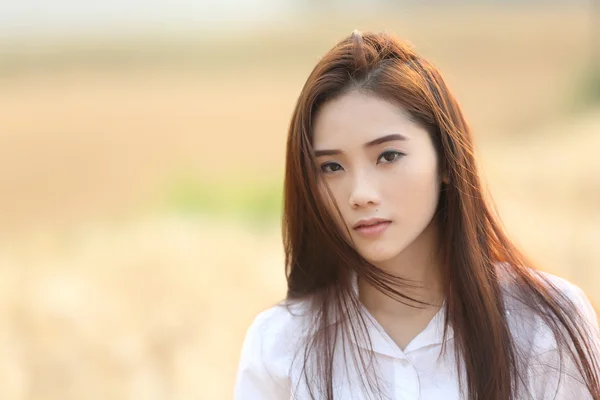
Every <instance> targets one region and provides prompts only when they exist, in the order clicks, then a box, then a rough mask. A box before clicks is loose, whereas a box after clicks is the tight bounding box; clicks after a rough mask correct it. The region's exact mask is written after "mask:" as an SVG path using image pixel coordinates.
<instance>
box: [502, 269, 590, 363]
mask: <svg viewBox="0 0 600 400" xmlns="http://www.w3.org/2000/svg"><path fill="white" fill-rule="evenodd" d="M535 276H536V278H537V279H538V280H539V282H540V283H541V284H542V285H543V286H545V287H547V288H548V289H550V290H549V292H550V293H553V294H554V295H558V299H557V300H558V301H559V302H560V303H561V304H564V302H565V300H566V301H568V302H569V303H571V305H572V306H573V307H574V311H576V312H578V313H579V314H580V315H581V317H582V318H581V322H582V323H584V324H585V325H586V330H587V331H588V332H590V334H592V335H597V333H598V320H597V315H596V312H595V310H594V307H593V306H592V304H591V302H590V300H589V298H588V297H587V295H586V294H585V293H584V291H583V290H582V289H581V288H580V287H579V286H578V285H576V284H574V283H572V282H571V281H569V280H567V279H565V278H562V277H560V276H558V275H555V274H552V273H549V272H543V271H535ZM504 289H505V291H504V293H505V295H506V297H505V307H506V311H507V315H508V322H509V326H510V328H511V332H512V333H513V335H514V337H515V339H516V340H517V343H518V344H520V345H521V346H522V347H524V348H527V349H529V350H531V351H532V352H533V354H535V353H544V352H546V351H549V350H553V349H556V347H557V343H556V338H555V336H554V333H553V330H552V328H551V326H550V325H549V324H548V322H547V319H546V318H544V317H545V316H548V315H550V314H548V313H547V312H546V311H547V310H545V309H544V305H543V304H542V303H540V302H538V301H536V300H534V299H533V298H532V297H531V293H528V292H527V291H524V290H522V287H520V286H519V285H517V284H516V283H514V282H512V283H510V284H505V286H504Z"/></svg>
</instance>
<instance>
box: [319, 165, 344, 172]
mask: <svg viewBox="0 0 600 400" xmlns="http://www.w3.org/2000/svg"><path fill="white" fill-rule="evenodd" d="M341 169H342V166H341V165H340V164H338V163H326V164H323V165H321V172H324V173H326V174H327V173H331V172H335V171H339V170H341Z"/></svg>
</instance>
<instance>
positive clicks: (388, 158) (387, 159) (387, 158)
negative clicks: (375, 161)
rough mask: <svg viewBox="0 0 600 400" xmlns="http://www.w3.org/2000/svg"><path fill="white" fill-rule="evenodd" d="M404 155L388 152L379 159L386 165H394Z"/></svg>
mask: <svg viewBox="0 0 600 400" xmlns="http://www.w3.org/2000/svg"><path fill="white" fill-rule="evenodd" d="M403 155H404V154H402V153H399V152H397V151H386V152H384V153H382V154H381V155H380V156H379V159H380V160H382V162H384V163H392V162H394V161H396V160H398V159H399V158H400V157H402V156H403Z"/></svg>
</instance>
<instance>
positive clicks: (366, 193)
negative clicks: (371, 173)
mask: <svg viewBox="0 0 600 400" xmlns="http://www.w3.org/2000/svg"><path fill="white" fill-rule="evenodd" d="M348 201H349V204H350V207H352V208H359V207H366V206H368V205H377V204H379V202H380V198H379V194H378V192H377V190H376V188H375V185H374V182H373V180H372V179H369V178H368V177H364V176H363V177H358V178H357V179H355V180H354V182H353V186H352V190H351V192H350V197H349V199H348Z"/></svg>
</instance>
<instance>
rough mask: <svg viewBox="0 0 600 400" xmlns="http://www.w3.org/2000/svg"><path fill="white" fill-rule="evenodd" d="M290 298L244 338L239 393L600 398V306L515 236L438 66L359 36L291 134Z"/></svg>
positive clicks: (327, 72) (341, 47)
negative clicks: (536, 259)
mask: <svg viewBox="0 0 600 400" xmlns="http://www.w3.org/2000/svg"><path fill="white" fill-rule="evenodd" d="M284 203H285V204H284V221H283V222H284V226H283V233H284V235H283V238H284V246H285V251H286V276H287V283H288V292H287V298H286V299H285V301H283V302H281V303H280V304H278V305H276V306H274V307H272V308H270V309H268V310H266V311H263V312H262V313H260V314H259V315H258V316H257V317H256V319H255V320H254V322H253V323H252V325H251V326H250V328H249V329H248V332H247V334H246V338H245V341H244V344H243V350H242V355H241V360H240V364H239V367H238V373H237V381H236V386H235V398H236V399H237V400H247V399H290V398H293V399H423V400H433V399H436V400H438V399H442V400H451V399H477V400H512V399H570V400H582V399H600V374H599V363H600V356H599V354H600V351H599V346H598V344H599V341H598V336H599V333H598V324H597V320H596V314H595V312H594V310H593V308H592V306H591V305H590V303H589V301H588V299H587V297H586V296H585V295H584V293H583V292H582V291H581V289H579V288H578V287H577V286H575V285H573V284H571V283H569V282H567V281H566V280H564V279H561V278H558V277H556V276H554V275H550V274H547V273H542V272H539V271H538V270H536V269H534V267H533V265H532V264H531V262H530V261H528V260H527V259H526V258H525V257H524V256H523V254H521V253H520V252H519V251H518V249H517V248H516V247H515V245H514V244H513V243H512V242H511V241H510V239H509V238H508V237H507V236H506V234H505V233H504V231H503V230H502V228H501V225H500V223H499V222H498V218H497V217H496V216H495V214H494V213H493V211H492V207H491V204H490V200H489V199H488V198H487V197H486V194H485V193H484V189H483V188H482V185H481V182H480V178H479V176H478V173H477V165H476V157H475V153H474V149H473V143H472V139H471V133H470V131H469V127H468V126H467V123H466V122H465V119H464V117H463V115H462V113H461V110H460V108H459V106H458V103H457V102H456V100H455V99H454V97H453V96H452V94H451V93H450V91H449V90H448V88H447V86H446V85H445V83H444V81H443V80H442V77H441V76H440V74H439V72H438V71H437V70H436V69H435V68H434V67H433V66H432V65H431V64H430V63H429V62H427V61H426V60H425V59H423V58H422V57H420V56H419V55H418V54H416V53H415V52H414V51H413V50H412V49H411V48H410V47H408V46H406V45H405V44H403V43H401V42H400V41H398V40H397V39H395V38H394V37H391V36H390V35H388V34H364V35H363V34H361V33H359V32H357V31H355V32H353V33H352V34H351V35H350V36H349V37H347V38H346V39H344V40H342V41H341V42H339V43H338V44H337V45H336V46H335V47H333V49H331V50H330V51H329V52H328V53H327V54H326V55H325V56H324V57H323V58H322V59H321V60H320V61H319V62H318V64H317V65H316V67H315V68H314V70H313V71H312V73H311V74H310V76H309V78H308V80H307V82H306V84H305V86H304V88H303V90H302V92H301V94H300V97H299V99H298V102H297V105H296V108H295V110H294V114H293V116H292V120H291V125H290V128H289V137H288V141H287V158H286V172H285V202H284Z"/></svg>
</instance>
